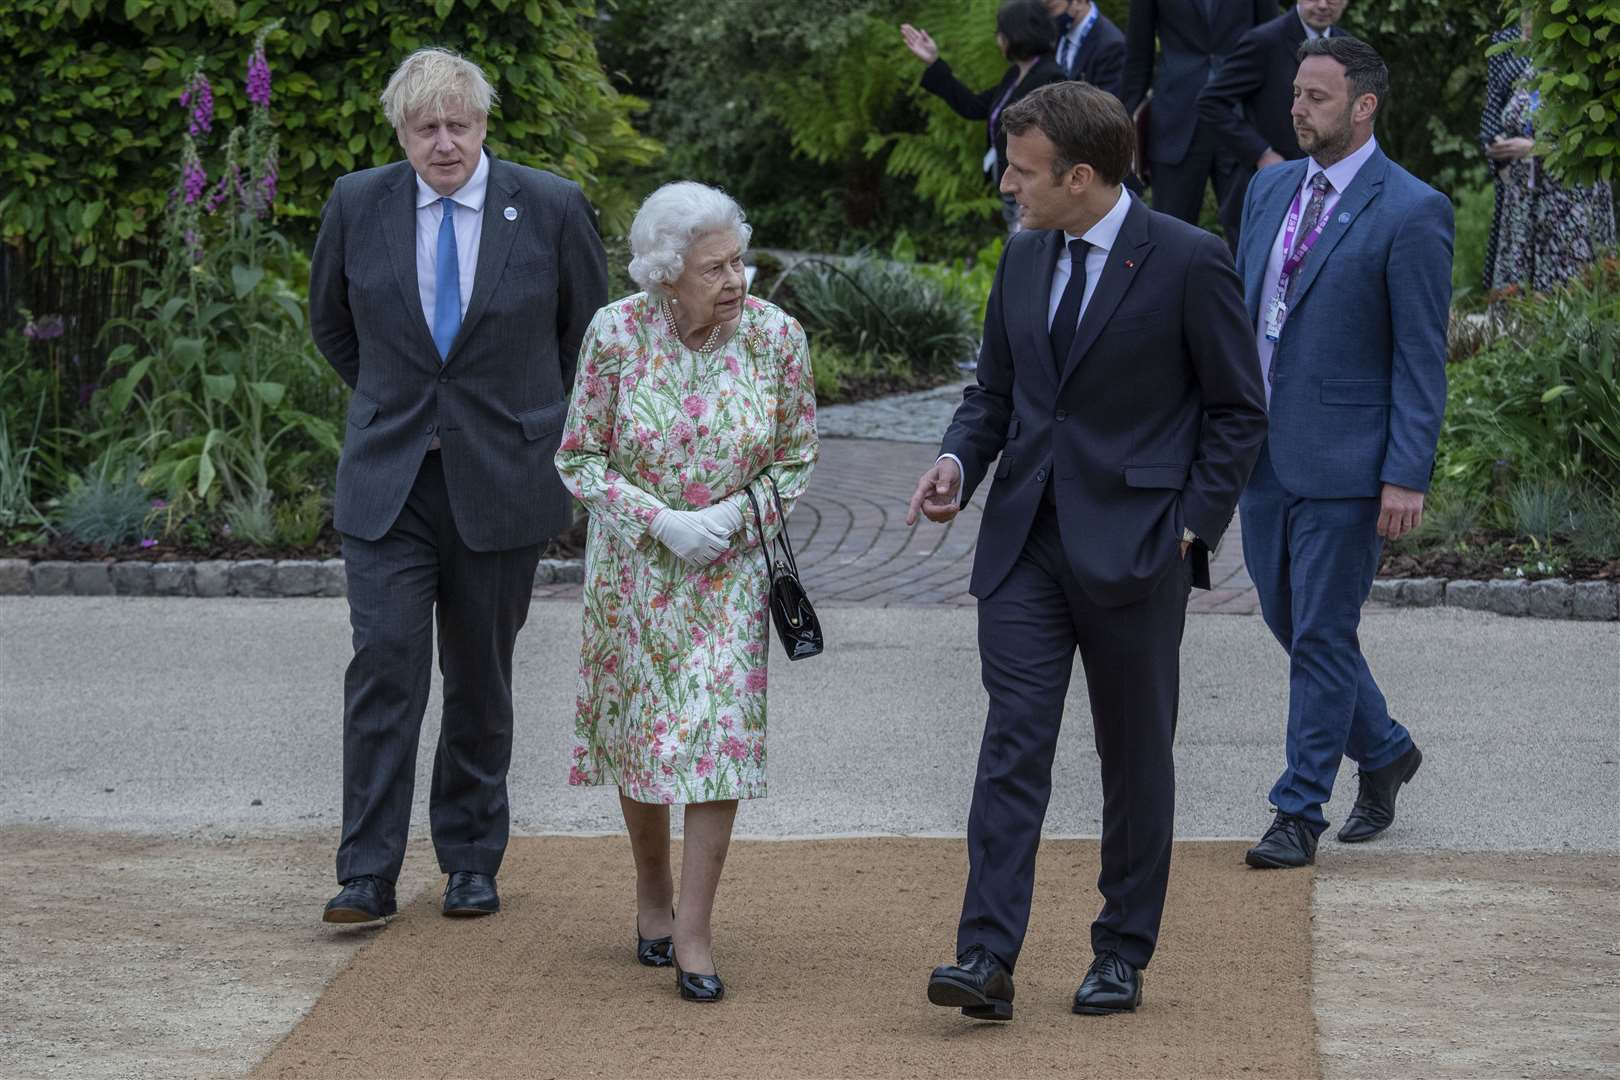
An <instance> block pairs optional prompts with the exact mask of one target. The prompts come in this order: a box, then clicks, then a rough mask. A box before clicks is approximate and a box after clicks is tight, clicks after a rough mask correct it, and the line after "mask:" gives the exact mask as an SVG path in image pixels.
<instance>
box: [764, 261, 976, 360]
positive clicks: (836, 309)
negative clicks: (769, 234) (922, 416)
mask: <svg viewBox="0 0 1620 1080" xmlns="http://www.w3.org/2000/svg"><path fill="white" fill-rule="evenodd" d="M783 280H784V281H785V282H786V284H787V285H788V287H789V288H790V289H791V291H792V296H791V299H790V300H789V301H788V307H789V309H790V310H791V311H792V312H793V313H794V314H795V315H796V316H798V318H799V321H800V322H802V323H803V324H804V328H805V330H806V332H808V333H809V334H810V335H811V337H812V338H820V339H822V340H823V341H824V343H825V344H828V345H832V346H835V347H837V348H839V349H842V350H844V351H845V352H847V353H850V354H857V355H859V354H874V355H877V356H888V357H903V358H904V359H905V361H906V363H907V364H908V365H909V367H910V369H911V370H912V372H914V373H915V374H916V375H918V376H922V377H928V376H945V375H948V374H950V373H952V372H954V371H955V370H956V366H957V365H958V364H959V363H961V362H962V361H964V360H967V359H970V358H971V357H972V353H973V344H974V341H975V333H974V331H975V329H976V328H975V326H974V324H973V319H972V312H971V311H970V310H969V309H968V308H967V307H966V306H965V305H963V304H962V303H961V302H960V301H959V300H957V299H954V298H952V297H949V296H947V295H946V292H945V290H944V289H943V288H941V287H940V286H939V285H937V284H935V283H934V282H932V281H929V280H927V279H925V278H923V277H920V276H919V275H917V274H916V273H913V272H912V270H911V269H910V268H909V267H906V266H904V265H901V264H898V263H893V262H884V261H879V260H876V259H872V258H857V259H849V260H844V261H842V264H840V263H835V262H832V261H829V260H826V259H806V260H805V261H803V262H800V263H798V264H796V265H795V266H794V267H793V269H792V270H791V271H790V272H789V273H788V274H787V275H786V276H785V277H784V279H783Z"/></svg>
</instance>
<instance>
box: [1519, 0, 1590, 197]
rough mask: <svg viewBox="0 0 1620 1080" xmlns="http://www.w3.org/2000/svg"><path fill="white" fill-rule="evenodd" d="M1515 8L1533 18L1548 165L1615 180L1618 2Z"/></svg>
mask: <svg viewBox="0 0 1620 1080" xmlns="http://www.w3.org/2000/svg"><path fill="white" fill-rule="evenodd" d="M1518 7H1519V8H1520V10H1521V11H1522V12H1524V13H1526V14H1528V15H1530V16H1531V17H1532V19H1533V24H1532V25H1533V28H1532V32H1531V35H1530V43H1529V45H1530V58H1531V61H1532V62H1533V63H1534V64H1535V66H1536V71H1537V74H1538V78H1537V79H1536V90H1537V92H1538V93H1539V94H1540V103H1539V105H1538V107H1537V117H1536V130H1537V140H1536V141H1537V142H1538V143H1539V144H1541V146H1540V147H1538V151H1539V152H1541V153H1544V154H1545V155H1546V160H1547V167H1548V169H1549V170H1550V171H1552V172H1553V173H1554V174H1555V175H1557V176H1560V177H1563V178H1565V179H1567V180H1569V181H1572V182H1578V183H1590V182H1592V181H1593V180H1620V0H1523V2H1521V3H1520V4H1519V5H1518ZM1507 47H1511V46H1506V45H1505V46H1498V48H1507Z"/></svg>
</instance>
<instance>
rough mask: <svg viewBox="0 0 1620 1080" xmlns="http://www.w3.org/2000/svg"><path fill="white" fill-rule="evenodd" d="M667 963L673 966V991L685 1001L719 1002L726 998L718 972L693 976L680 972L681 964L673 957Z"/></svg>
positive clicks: (723, 985)
mask: <svg viewBox="0 0 1620 1080" xmlns="http://www.w3.org/2000/svg"><path fill="white" fill-rule="evenodd" d="M669 962H670V963H672V964H674V965H675V989H677V990H679V991H680V992H681V997H683V998H684V999H686V1000H687V1001H701V1002H708V1001H719V1000H720V999H721V998H723V997H725V996H726V984H725V983H723V982H721V981H720V973H719V972H718V971H717V972H715V973H714V974H713V975H694V974H693V973H692V972H690V971H682V970H681V962H680V961H679V960H676V959H675V958H674V957H673V956H671V958H670V961H669Z"/></svg>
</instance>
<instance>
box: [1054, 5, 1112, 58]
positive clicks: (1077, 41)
mask: <svg viewBox="0 0 1620 1080" xmlns="http://www.w3.org/2000/svg"><path fill="white" fill-rule="evenodd" d="M1100 14H1101V13H1100V12H1099V11H1098V10H1097V5H1096V4H1095V3H1093V4H1092V5H1091V11H1090V13H1089V14H1087V15H1086V17H1085V18H1083V19H1080V20H1078V21H1077V22H1071V23H1070V24H1069V29H1068V30H1066V31H1065V32H1064V33H1063V34H1062V35H1060V36H1059V37H1058V42H1057V53H1056V55H1055V56H1054V57H1053V59H1055V60H1056V61H1057V65H1058V67H1060V68H1062V69H1063V74H1065V75H1072V74H1073V72H1074V61H1075V58H1076V57H1078V56H1079V55H1080V46H1082V45H1084V44H1085V43H1086V35H1087V34H1089V33H1090V32H1091V28H1092V27H1093V26H1096V25H1097V19H1098V17H1099V15H1100Z"/></svg>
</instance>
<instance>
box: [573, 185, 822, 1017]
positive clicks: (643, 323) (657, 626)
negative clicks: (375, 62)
mask: <svg viewBox="0 0 1620 1080" xmlns="http://www.w3.org/2000/svg"><path fill="white" fill-rule="evenodd" d="M750 232H751V229H750V227H749V226H748V225H747V224H746V223H745V221H744V218H743V213H742V209H741V208H740V207H739V206H738V205H737V204H736V202H734V201H733V200H732V199H731V198H730V197H729V196H727V195H726V194H724V193H723V192H720V191H717V190H715V189H714V188H710V187H705V186H704V185H702V184H696V183H690V182H680V183H673V184H667V185H665V186H664V187H662V188H660V189H658V190H657V191H655V192H654V193H653V194H652V195H650V196H649V197H648V198H647V201H646V202H645V203H643V204H642V207H641V209H640V210H639V211H638V212H637V213H636V218H635V221H634V222H633V223H632V224H631V226H630V249H631V255H632V258H631V260H630V276H631V277H633V278H634V279H635V280H636V283H637V284H639V285H641V286H642V287H643V288H644V289H645V290H646V291H645V292H640V293H637V294H635V295H634V296H630V297H627V298H625V299H623V300H620V301H617V302H615V303H612V304H609V305H608V306H607V307H605V308H603V309H602V310H601V311H598V312H597V313H596V318H595V319H594V321H593V322H592V323H591V325H590V327H589V328H588V329H587V330H586V332H585V342H584V344H583V346H582V347H581V350H580V364H579V374H578V376H577V378H576V381H575V386H574V396H573V401H572V404H571V406H570V409H569V414H568V420H567V424H566V426H565V428H564V432H563V442H562V447H561V449H560V451H559V452H558V454H557V471H558V472H560V473H561V474H562V476H563V479H564V480H565V481H566V482H567V483H568V485H569V486H570V487H571V488H572V490H573V492H574V494H575V495H576V496H578V497H579V498H580V499H581V500H582V501H583V502H584V503H585V505H586V507H587V508H588V509H589V510H590V515H591V521H590V538H589V540H588V542H587V545H586V576H585V595H584V635H583V645H582V655H581V658H580V667H579V697H578V702H577V706H576V715H575V744H574V750H573V767H572V768H571V769H570V771H569V776H568V780H569V783H571V784H613V785H615V786H617V787H618V789H619V803H620V806H621V807H622V809H623V811H624V820H625V825H626V827H627V829H628V830H629V833H630V846H631V850H632V852H633V853H634V856H635V863H636V938H637V955H638V958H639V959H640V960H641V962H642V963H644V964H648V965H650V966H654V967H662V966H665V965H668V964H670V963H672V962H673V964H674V966H675V969H676V984H677V986H678V988H679V990H680V993H681V996H682V997H684V998H687V999H688V1000H696V1001H715V1000H718V999H719V998H720V997H721V996H722V995H723V994H724V992H725V987H724V985H723V984H722V983H721V981H720V978H719V976H718V974H717V973H716V969H715V965H714V960H713V955H712V935H711V917H712V915H713V910H714V897H715V891H716V889H717V887H718V886H719V882H720V871H721V868H722V867H723V866H724V865H725V858H726V849H727V847H728V845H729V844H730V840H731V827H732V822H733V820H734V819H735V816H736V812H737V800H738V799H753V798H759V797H761V796H763V795H764V794H765V684H766V675H765V667H766V646H767V644H768V639H767V634H768V629H767V628H768V625H769V618H768V598H767V594H768V587H769V578H768V572H767V569H766V559H765V556H764V554H763V553H762V552H760V550H759V533H758V529H757V527H756V523H755V520H754V512H753V510H752V509H751V508H750V503H749V498H748V491H749V490H750V489H751V490H752V492H753V494H754V496H755V498H756V499H757V500H758V505H759V508H760V510H761V511H762V512H763V514H764V517H765V520H764V528H765V533H766V535H767V537H773V538H774V536H775V534H776V533H777V532H778V531H779V530H780V529H781V528H782V527H783V522H782V521H781V520H779V518H778V515H777V513H776V510H775V505H774V502H773V500H772V496H771V484H770V483H768V482H767V481H766V480H765V477H766V476H768V477H769V478H770V480H771V481H774V482H775V486H776V489H777V491H778V492H780V494H781V499H782V504H783V506H784V507H791V506H792V505H793V503H794V500H795V499H797V498H798V496H799V495H800V493H802V492H803V491H804V489H805V485H806V484H807V483H808V481H809V479H810V470H811V468H812V466H813V465H814V463H815V460H816V456H817V453H818V449H819V444H818V442H817V439H816V426H815V415H816V406H815V397H814V391H813V387H812V384H811V377H810V353H809V349H808V347H807V345H806V343H805V338H804V331H803V330H802V329H801V328H800V326H799V324H798V323H797V322H795V321H794V320H793V319H792V318H791V317H790V316H788V315H787V314H785V313H784V312H782V311H781V309H779V308H777V307H775V306H773V305H771V304H769V303H766V302H764V301H761V300H757V299H754V298H751V297H749V296H748V295H747V279H746V277H745V276H744V274H743V263H742V255H743V251H744V250H745V249H746V246H747V244H748V238H749V234H750ZM672 803H679V804H683V805H684V806H685V808H686V809H685V834H686V842H685V849H684V854H683V858H682V865H681V895H680V902H679V904H675V903H674V901H675V899H676V898H675V895H674V884H673V880H672V876H671V865H670V842H669V806H670V804H672ZM672 907H673V909H674V910H673V911H672Z"/></svg>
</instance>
